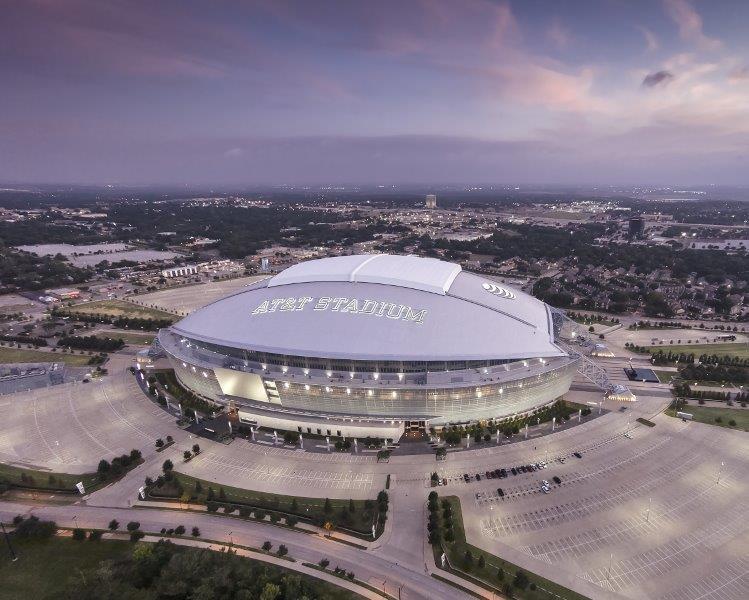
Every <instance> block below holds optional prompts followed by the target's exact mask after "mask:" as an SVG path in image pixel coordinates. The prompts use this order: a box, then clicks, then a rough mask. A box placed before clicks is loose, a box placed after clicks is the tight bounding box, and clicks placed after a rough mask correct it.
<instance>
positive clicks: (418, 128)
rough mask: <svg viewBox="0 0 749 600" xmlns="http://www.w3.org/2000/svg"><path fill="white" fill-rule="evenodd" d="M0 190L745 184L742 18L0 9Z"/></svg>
mask: <svg viewBox="0 0 749 600" xmlns="http://www.w3.org/2000/svg"><path fill="white" fill-rule="evenodd" d="M0 5H1V6H2V13H1V14H2V16H1V17H0V180H1V181H5V182H35V183H120V184H144V183H145V184H147V183H169V184H172V183H178V184H182V183H185V184H206V183H207V184H212V183H225V184H305V183H309V184H332V183H383V184H389V183H393V184H397V183H478V182H481V183H513V182H527V183H549V184H555V183H559V184H591V183H592V184H599V183H608V184H665V185H668V184H677V183H678V184H688V183H692V184H731V185H745V184H749V2H746V1H745V0H734V1H729V0H712V1H709V0H645V1H637V0H630V1H626V0H590V1H588V0H576V1H570V0H554V1H546V0H514V1H511V0H378V1H377V2H372V1H363V0H339V1H330V0H314V1H311V0H301V1H294V0H247V1H239V0H233V1H232V0H205V1H197V0H145V1H141V0H127V1H125V0H65V1H61V0H3V1H2V3H0Z"/></svg>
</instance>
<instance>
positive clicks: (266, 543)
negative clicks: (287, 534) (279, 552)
mask: <svg viewBox="0 0 749 600" xmlns="http://www.w3.org/2000/svg"><path fill="white" fill-rule="evenodd" d="M272 547H273V544H271V543H270V542H269V541H267V540H266V541H265V542H263V545H262V548H263V550H265V551H266V552H268V551H270V549H271V548H272Z"/></svg>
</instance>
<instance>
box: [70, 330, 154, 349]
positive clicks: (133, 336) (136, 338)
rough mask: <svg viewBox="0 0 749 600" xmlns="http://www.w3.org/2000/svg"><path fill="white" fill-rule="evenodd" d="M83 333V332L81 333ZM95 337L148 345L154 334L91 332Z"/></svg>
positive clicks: (136, 344)
mask: <svg viewBox="0 0 749 600" xmlns="http://www.w3.org/2000/svg"><path fill="white" fill-rule="evenodd" d="M81 335H85V334H81ZM93 335H94V336H95V337H98V338H100V339H102V340H104V339H107V338H110V339H113V340H122V341H123V342H125V343H126V344H132V345H135V346H150V345H151V343H152V342H153V339H154V337H156V336H154V335H153V334H143V335H141V334H139V333H134V332H130V331H128V332H124V331H107V332H104V331H97V332H96V333H95V334H93Z"/></svg>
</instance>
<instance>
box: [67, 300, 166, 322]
mask: <svg viewBox="0 0 749 600" xmlns="http://www.w3.org/2000/svg"><path fill="white" fill-rule="evenodd" d="M62 310H64V312H65V313H66V314H71V315H73V316H75V315H76V314H79V315H107V316H110V317H130V318H135V319H169V320H171V321H174V320H175V319H176V318H177V317H175V316H174V315H173V314H171V313H168V312H165V311H163V310H158V309H156V308H147V307H145V306H138V305H137V304H133V303H131V302H126V301H124V300H95V301H94V302H84V303H81V304H74V305H73V306H66V307H64V308H63V309H62Z"/></svg>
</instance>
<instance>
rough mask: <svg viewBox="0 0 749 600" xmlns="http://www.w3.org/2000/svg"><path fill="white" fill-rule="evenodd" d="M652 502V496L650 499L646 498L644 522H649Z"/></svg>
mask: <svg viewBox="0 0 749 600" xmlns="http://www.w3.org/2000/svg"><path fill="white" fill-rule="evenodd" d="M652 504H653V499H652V498H650V499H649V500H648V514H647V516H646V517H645V522H646V523H650V506H651V505H652Z"/></svg>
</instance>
